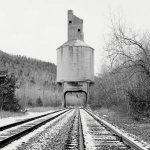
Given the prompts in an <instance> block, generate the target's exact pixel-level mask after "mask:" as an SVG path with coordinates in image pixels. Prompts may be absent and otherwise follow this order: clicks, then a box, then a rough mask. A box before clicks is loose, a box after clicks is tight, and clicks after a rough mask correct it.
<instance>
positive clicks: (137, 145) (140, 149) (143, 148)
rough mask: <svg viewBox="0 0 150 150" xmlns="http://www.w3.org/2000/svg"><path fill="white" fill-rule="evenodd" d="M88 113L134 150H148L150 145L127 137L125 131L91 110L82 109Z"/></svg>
mask: <svg viewBox="0 0 150 150" xmlns="http://www.w3.org/2000/svg"><path fill="white" fill-rule="evenodd" d="M84 110H85V111H86V112H87V113H88V114H89V115H91V116H92V117H93V118H94V119H95V120H96V121H98V122H99V123H100V124H102V125H103V126H104V127H106V128H107V129H108V130H110V132H112V133H113V134H115V135H116V136H117V137H119V139H120V141H122V142H124V143H125V144H128V145H129V146H130V147H131V148H133V149H135V150H150V146H149V145H147V144H145V143H141V142H138V141H137V140H136V139H134V138H132V137H129V136H128V135H127V134H126V133H123V132H121V131H120V130H119V129H117V128H116V127H114V126H113V125H111V124H110V123H108V122H106V121H105V120H103V119H101V118H99V117H98V116H97V115H95V114H94V113H93V112H91V111H89V110H86V109H84Z"/></svg>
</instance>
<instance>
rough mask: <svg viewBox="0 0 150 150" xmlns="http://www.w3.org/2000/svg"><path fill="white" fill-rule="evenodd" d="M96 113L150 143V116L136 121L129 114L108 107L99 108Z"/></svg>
mask: <svg viewBox="0 0 150 150" xmlns="http://www.w3.org/2000/svg"><path fill="white" fill-rule="evenodd" d="M95 113H96V114H97V115H99V116H100V117H102V118H103V119H104V120H106V121H108V122H109V123H111V124H113V125H115V126H117V127H119V128H120V129H123V130H125V131H126V132H128V133H131V134H133V135H135V136H137V137H139V138H140V139H142V140H144V141H146V142H148V143H150V118H149V119H142V120H141V121H135V120H133V119H132V118H131V117H130V116H128V115H125V114H122V113H120V112H118V111H115V110H111V109H107V108H100V109H97V110H95Z"/></svg>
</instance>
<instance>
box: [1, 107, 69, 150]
mask: <svg viewBox="0 0 150 150" xmlns="http://www.w3.org/2000/svg"><path fill="white" fill-rule="evenodd" d="M68 111H70V109H66V110H64V111H63V112H61V113H59V114H57V115H55V116H52V117H50V118H48V119H45V120H42V121H41V122H39V123H36V124H35V125H33V126H30V127H29V128H28V129H24V130H22V131H21V132H18V133H16V134H14V135H10V136H9V137H8V138H6V139H2V140H0V148H3V147H5V146H6V145H8V144H10V143H11V142H13V141H15V140H18V139H19V138H21V137H23V136H25V135H27V134H29V133H30V132H32V131H34V130H35V129H37V128H39V127H41V126H42V125H44V124H46V123H48V122H49V121H52V120H54V119H55V118H57V117H59V116H61V115H63V114H65V113H66V112H68ZM40 119H41V118H40Z"/></svg>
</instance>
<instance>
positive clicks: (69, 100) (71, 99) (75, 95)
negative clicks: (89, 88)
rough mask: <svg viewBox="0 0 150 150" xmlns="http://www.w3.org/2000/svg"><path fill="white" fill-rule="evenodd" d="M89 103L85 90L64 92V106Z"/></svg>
mask: <svg viewBox="0 0 150 150" xmlns="http://www.w3.org/2000/svg"><path fill="white" fill-rule="evenodd" d="M86 104H87V93H86V92H85V91H82V90H79V91H66V92H65V93H64V107H66V106H73V107H74V106H83V107H85V106H86Z"/></svg>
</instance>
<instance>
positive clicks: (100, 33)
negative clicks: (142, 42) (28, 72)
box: [0, 0, 150, 73]
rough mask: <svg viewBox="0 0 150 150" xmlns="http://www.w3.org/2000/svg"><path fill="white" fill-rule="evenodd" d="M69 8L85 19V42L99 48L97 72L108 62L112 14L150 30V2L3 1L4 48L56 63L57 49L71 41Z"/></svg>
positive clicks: (0, 33) (0, 38) (0, 41)
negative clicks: (107, 41) (107, 37)
mask: <svg viewBox="0 0 150 150" xmlns="http://www.w3.org/2000/svg"><path fill="white" fill-rule="evenodd" d="M68 9H72V10H73V11H74V14H75V15H77V16H79V17H80V18H82V19H83V20H84V29H83V30H84V39H85V42H86V43H87V44H88V45H90V46H91V47H93V48H94V49H95V73H98V72H99V71H100V68H101V65H102V64H103V63H104V62H103V59H102V58H103V57H104V50H103V46H104V36H105V35H106V34H107V33H108V31H109V26H110V24H109V23H110V22H109V19H110V18H109V16H110V12H111V13H112V14H116V13H121V14H122V16H123V17H124V18H125V20H126V22H127V23H129V24H131V25H132V26H133V27H135V28H137V29H139V30H150V0H0V49H1V50H3V51H5V52H8V53H10V54H17V55H25V56H28V57H32V58H37V59H40V60H44V61H48V62H53V63H55V64H56V48H57V47H59V46H60V45H62V44H63V43H64V42H66V41H67V10H68Z"/></svg>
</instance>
